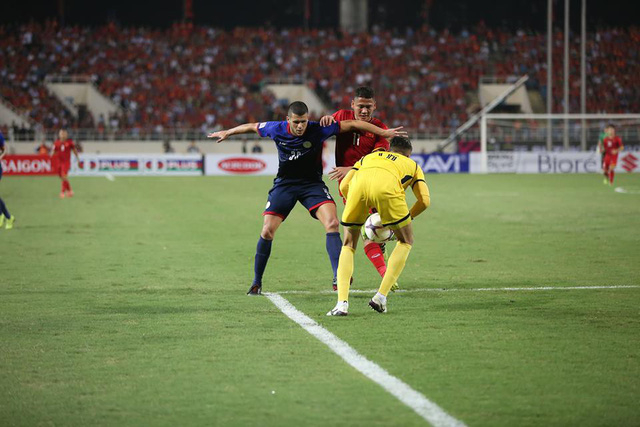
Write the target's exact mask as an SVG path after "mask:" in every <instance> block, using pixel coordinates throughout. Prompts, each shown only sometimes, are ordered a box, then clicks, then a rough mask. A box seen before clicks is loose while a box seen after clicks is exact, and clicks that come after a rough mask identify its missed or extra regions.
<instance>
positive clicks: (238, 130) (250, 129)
mask: <svg viewBox="0 0 640 427" xmlns="http://www.w3.org/2000/svg"><path fill="white" fill-rule="evenodd" d="M242 133H258V123H245V124H243V125H240V126H236V127H234V128H231V129H227V130H219V131H217V132H213V133H210V134H208V135H207V138H218V140H217V141H216V142H222V141H224V140H225V139H227V138H229V137H230V136H231V135H239V134H242Z"/></svg>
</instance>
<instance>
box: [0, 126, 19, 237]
mask: <svg viewBox="0 0 640 427" xmlns="http://www.w3.org/2000/svg"><path fill="white" fill-rule="evenodd" d="M5 154H6V150H5V147H4V136H2V132H0V160H2V158H3V157H4V155H5ZM0 179H2V162H1V161H0ZM5 219H6V221H7V225H5V227H6V228H7V230H10V229H12V228H13V222H14V221H15V220H16V218H15V217H14V216H11V214H10V213H9V211H8V210H7V206H6V205H5V204H4V200H2V198H1V197H0V227H2V226H3V224H4V221H5Z"/></svg>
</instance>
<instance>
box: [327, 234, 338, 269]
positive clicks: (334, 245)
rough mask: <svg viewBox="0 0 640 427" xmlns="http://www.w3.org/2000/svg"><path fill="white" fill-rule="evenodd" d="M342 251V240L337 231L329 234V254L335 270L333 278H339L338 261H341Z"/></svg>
mask: <svg viewBox="0 0 640 427" xmlns="http://www.w3.org/2000/svg"><path fill="white" fill-rule="evenodd" d="M341 250H342V239H341V238H340V233H338V232H337V231H335V232H333V233H327V253H328V254H329V260H330V261H331V268H333V277H338V260H339V259H340V251H341Z"/></svg>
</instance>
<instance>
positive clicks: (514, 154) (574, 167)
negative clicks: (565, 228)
mask: <svg viewBox="0 0 640 427" xmlns="http://www.w3.org/2000/svg"><path fill="white" fill-rule="evenodd" d="M639 160H640V155H638V153H624V152H622V153H620V156H619V157H618V164H617V166H616V171H617V172H640V161H639ZM469 163H470V172H471V173H477V172H480V170H481V169H480V153H477V152H474V153H471V159H470V162H469ZM600 163H601V157H600V154H598V153H596V152H544V153H532V152H526V151H524V152H519V151H494V152H488V153H487V170H488V172H489V173H543V174H547V173H599V172H601V165H600Z"/></svg>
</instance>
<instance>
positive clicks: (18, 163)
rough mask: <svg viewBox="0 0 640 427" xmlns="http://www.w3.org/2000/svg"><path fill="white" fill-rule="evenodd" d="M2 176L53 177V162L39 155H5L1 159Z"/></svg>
mask: <svg viewBox="0 0 640 427" xmlns="http://www.w3.org/2000/svg"><path fill="white" fill-rule="evenodd" d="M2 174H3V175H55V171H54V164H53V160H52V159H51V158H50V157H49V156H41V155H39V154H25V155H17V154H11V155H9V154H8V155H6V156H4V157H3V158H2Z"/></svg>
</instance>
